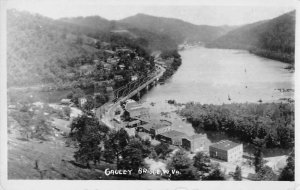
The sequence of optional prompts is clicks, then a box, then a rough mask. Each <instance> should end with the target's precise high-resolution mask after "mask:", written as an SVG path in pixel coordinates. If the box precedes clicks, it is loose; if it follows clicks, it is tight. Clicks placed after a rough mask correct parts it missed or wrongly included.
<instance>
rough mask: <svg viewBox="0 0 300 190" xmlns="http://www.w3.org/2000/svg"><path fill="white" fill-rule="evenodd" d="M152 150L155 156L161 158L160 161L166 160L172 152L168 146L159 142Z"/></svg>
mask: <svg viewBox="0 0 300 190" xmlns="http://www.w3.org/2000/svg"><path fill="white" fill-rule="evenodd" d="M154 150H155V152H156V154H157V155H158V156H159V157H160V158H162V159H166V156H167V155H168V154H169V153H170V152H172V150H171V149H170V146H169V144H167V143H164V142H161V143H160V144H158V145H156V146H155V147H154Z"/></svg>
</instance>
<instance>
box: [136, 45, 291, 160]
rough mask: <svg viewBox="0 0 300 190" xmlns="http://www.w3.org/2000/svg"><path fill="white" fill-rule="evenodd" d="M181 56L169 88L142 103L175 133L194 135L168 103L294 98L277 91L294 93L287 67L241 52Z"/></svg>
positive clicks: (193, 51)
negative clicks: (170, 126) (168, 122)
mask: <svg viewBox="0 0 300 190" xmlns="http://www.w3.org/2000/svg"><path fill="white" fill-rule="evenodd" d="M180 54H181V57H182V65H181V66H180V67H179V69H178V71H177V72H175V74H174V75H173V76H172V77H171V78H170V79H168V80H167V81H166V82H165V84H163V85H158V86H156V87H155V88H152V89H151V90H150V91H149V92H148V93H146V94H145V95H144V96H143V97H142V99H141V103H142V104H143V106H145V107H148V108H150V114H151V116H152V118H164V119H169V120H171V121H172V122H173V128H174V129H176V130H179V131H182V132H185V133H186V134H188V135H192V134H194V129H193V127H192V126H191V124H189V123H187V122H185V121H183V120H182V119H183V118H180V116H178V115H177V114H176V113H175V111H176V110H178V109H180V107H179V106H174V105H170V104H168V103H167V100H175V101H176V102H179V103H186V102H190V101H195V102H200V103H202V104H223V103H233V102H258V100H262V101H263V102H272V101H278V100H279V99H280V98H293V96H294V94H293V92H292V91H289V92H280V91H279V90H277V89H281V88H283V89H294V74H293V73H292V72H290V71H289V70H287V69H285V67H287V66H288V64H286V63H283V62H279V61H274V60H270V59H266V58H262V57H259V56H256V55H253V54H250V53H248V52H247V51H241V50H225V49H208V48H204V47H194V48H190V49H187V50H184V51H181V52H180ZM229 97H230V99H231V100H229ZM203 132H205V131H203ZM205 133H207V135H208V138H209V140H210V142H211V143H213V142H216V141H219V140H221V139H224V138H227V136H226V135H225V134H222V133H216V132H214V133H209V132H205ZM273 152H276V153H277V154H281V153H280V151H273ZM272 155H273V154H272Z"/></svg>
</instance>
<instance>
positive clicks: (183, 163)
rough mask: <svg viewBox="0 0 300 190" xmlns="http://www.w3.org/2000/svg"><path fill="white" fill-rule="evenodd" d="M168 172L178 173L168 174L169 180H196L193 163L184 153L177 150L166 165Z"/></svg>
mask: <svg viewBox="0 0 300 190" xmlns="http://www.w3.org/2000/svg"><path fill="white" fill-rule="evenodd" d="M168 169H169V170H170V171H178V172H179V173H172V172H171V174H170V179H171V180H196V179H198V175H197V171H196V168H195V167H193V161H192V160H191V159H190V158H189V157H188V156H187V154H186V152H185V151H184V150H183V149H181V150H178V151H177V152H176V153H175V154H174V156H173V157H172V159H171V161H170V162H169V164H168Z"/></svg>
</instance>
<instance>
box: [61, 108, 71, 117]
mask: <svg viewBox="0 0 300 190" xmlns="http://www.w3.org/2000/svg"><path fill="white" fill-rule="evenodd" d="M63 113H64V115H65V116H66V117H68V118H69V117H70V114H71V108H70V107H67V106H65V107H63Z"/></svg>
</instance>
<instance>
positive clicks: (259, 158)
mask: <svg viewBox="0 0 300 190" xmlns="http://www.w3.org/2000/svg"><path fill="white" fill-rule="evenodd" d="M253 141H254V146H255V151H254V166H255V172H258V171H259V170H260V169H261V168H262V167H263V165H264V160H263V153H262V148H263V146H264V141H263V140H262V139H258V138H256V139H254V140H253Z"/></svg>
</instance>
